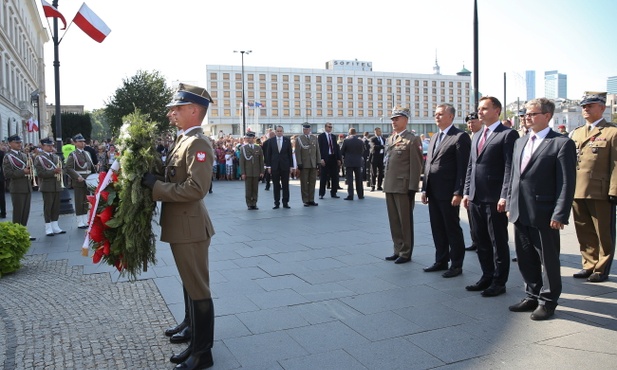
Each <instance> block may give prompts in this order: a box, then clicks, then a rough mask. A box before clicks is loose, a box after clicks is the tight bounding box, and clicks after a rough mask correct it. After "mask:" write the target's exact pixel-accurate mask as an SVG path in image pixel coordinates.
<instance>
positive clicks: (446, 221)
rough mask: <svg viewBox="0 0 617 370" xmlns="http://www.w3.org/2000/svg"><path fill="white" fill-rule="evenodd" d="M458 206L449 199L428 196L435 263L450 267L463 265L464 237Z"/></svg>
mask: <svg viewBox="0 0 617 370" xmlns="http://www.w3.org/2000/svg"><path fill="white" fill-rule="evenodd" d="M459 211H460V206H457V207H453V206H452V201H451V200H438V199H435V198H429V202H428V213H429V219H430V221H431V231H432V232H433V241H434V242H435V263H438V264H440V265H448V262H450V261H452V264H451V265H450V268H457V267H463V259H464V258H465V238H464V236H463V229H461V224H460V218H459Z"/></svg>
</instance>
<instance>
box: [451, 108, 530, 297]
mask: <svg viewBox="0 0 617 370" xmlns="http://www.w3.org/2000/svg"><path fill="white" fill-rule="evenodd" d="M500 114H501V102H499V99H497V98H495V97H492V96H485V97H483V98H481V99H480V103H479V105H478V118H480V121H482V123H483V125H484V127H483V131H481V132H478V133H477V134H476V135H474V137H473V140H472V143H471V154H470V156H469V164H468V166H467V175H466V177H465V190H464V197H463V206H464V207H465V208H469V210H470V213H471V219H472V221H471V232H472V233H473V234H474V236H475V237H474V239H475V242H476V243H477V244H478V260H479V261H480V267H481V268H482V277H481V278H480V280H479V281H478V282H477V283H475V284H473V285H469V286H467V287H465V289H467V290H469V291H482V296H484V297H495V296H498V295H500V294H503V293H505V292H506V282H507V281H508V275H509V274H510V247H509V246H508V218H507V217H506V213H505V211H506V198H507V196H508V186H509V184H510V170H511V165H512V150H513V148H514V142H515V141H516V139H517V138H518V134H517V133H516V131H514V130H511V129H509V128H507V127H505V126H504V125H503V124H502V123H501V122H500V121H499V115H500Z"/></svg>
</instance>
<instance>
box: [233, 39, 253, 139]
mask: <svg viewBox="0 0 617 370" xmlns="http://www.w3.org/2000/svg"><path fill="white" fill-rule="evenodd" d="M251 52H252V50H240V51H238V50H234V53H240V54H241V55H242V132H240V135H244V133H245V132H246V101H245V99H244V54H247V55H248V54H250V53H251Z"/></svg>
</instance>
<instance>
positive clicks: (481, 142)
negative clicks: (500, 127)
mask: <svg viewBox="0 0 617 370" xmlns="http://www.w3.org/2000/svg"><path fill="white" fill-rule="evenodd" d="M487 136H488V127H485V128H484V133H483V134H482V137H481V138H480V142H479V143H478V154H480V152H481V151H482V148H484V143H485V142H486V137H487Z"/></svg>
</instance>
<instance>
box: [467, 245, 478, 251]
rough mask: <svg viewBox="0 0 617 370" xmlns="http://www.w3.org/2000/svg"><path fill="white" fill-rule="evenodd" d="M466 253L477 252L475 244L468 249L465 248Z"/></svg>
mask: <svg viewBox="0 0 617 370" xmlns="http://www.w3.org/2000/svg"><path fill="white" fill-rule="evenodd" d="M465 250H466V251H475V250H478V247H477V246H476V245H475V244H472V245H470V246H469V247H467V248H465Z"/></svg>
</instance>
